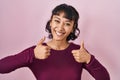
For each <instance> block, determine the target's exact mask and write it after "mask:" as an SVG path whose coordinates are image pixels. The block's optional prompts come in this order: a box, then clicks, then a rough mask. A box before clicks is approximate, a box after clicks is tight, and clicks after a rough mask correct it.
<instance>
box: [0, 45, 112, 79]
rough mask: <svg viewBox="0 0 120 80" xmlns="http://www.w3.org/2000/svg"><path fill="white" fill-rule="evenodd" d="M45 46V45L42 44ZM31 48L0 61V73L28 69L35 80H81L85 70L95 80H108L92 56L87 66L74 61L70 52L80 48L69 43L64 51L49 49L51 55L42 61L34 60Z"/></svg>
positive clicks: (105, 71) (103, 68) (106, 74)
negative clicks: (22, 68)
mask: <svg viewBox="0 0 120 80" xmlns="http://www.w3.org/2000/svg"><path fill="white" fill-rule="evenodd" d="M44 45H46V43H44ZM34 48H35V46H32V47H30V48H28V49H25V50H24V51H22V52H20V53H18V54H16V55H11V56H8V57H5V58H3V59H1V60H0V73H9V72H11V71H14V70H15V69H17V68H21V67H28V68H29V69H30V70H31V71H32V72H33V74H34V75H35V77H36V79H37V80H81V73H82V69H83V68H84V69H86V70H87V71H88V72H89V73H90V74H91V75H92V76H93V77H94V78H95V80H110V77H109V74H108V72H107V70H106V69H105V67H103V65H101V64H100V63H99V62H98V61H97V60H96V59H95V57H94V56H93V55H92V57H91V61H90V62H89V64H83V63H78V62H76V61H75V59H74V57H73V55H72V53H71V51H72V50H73V49H74V50H75V49H79V48H80V46H79V45H76V44H74V43H70V45H69V47H67V48H66V49H64V50H53V49H51V52H50V53H51V55H50V56H49V57H48V58H47V59H44V60H39V59H36V58H35V56H34Z"/></svg>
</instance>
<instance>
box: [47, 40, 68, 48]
mask: <svg viewBox="0 0 120 80" xmlns="http://www.w3.org/2000/svg"><path fill="white" fill-rule="evenodd" d="M47 44H48V46H50V47H51V48H53V49H55V50H63V49H66V48H67V47H68V46H69V43H68V42H67V41H56V40H51V41H50V42H48V43H47Z"/></svg>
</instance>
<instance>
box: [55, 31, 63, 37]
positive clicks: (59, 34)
mask: <svg viewBox="0 0 120 80" xmlns="http://www.w3.org/2000/svg"><path fill="white" fill-rule="evenodd" d="M56 34H57V36H63V35H64V34H65V33H64V32H58V31H56Z"/></svg>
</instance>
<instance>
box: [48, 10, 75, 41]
mask: <svg viewBox="0 0 120 80" xmlns="http://www.w3.org/2000/svg"><path fill="white" fill-rule="evenodd" d="M50 26H51V33H52V36H53V40H56V41H67V40H66V39H67V37H68V35H69V34H70V33H71V32H72V31H73V26H74V21H73V20H69V19H67V18H65V14H64V12H61V13H60V14H59V15H53V16H52V19H51V22H50Z"/></svg>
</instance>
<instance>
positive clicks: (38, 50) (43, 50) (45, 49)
mask: <svg viewBox="0 0 120 80" xmlns="http://www.w3.org/2000/svg"><path fill="white" fill-rule="evenodd" d="M44 41H45V37H44V38H42V39H41V40H40V41H39V43H38V44H37V46H36V47H35V49H34V55H35V58H37V59H46V58H48V56H49V55H50V49H51V48H50V47H49V46H46V45H42V43H43V42H44Z"/></svg>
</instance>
